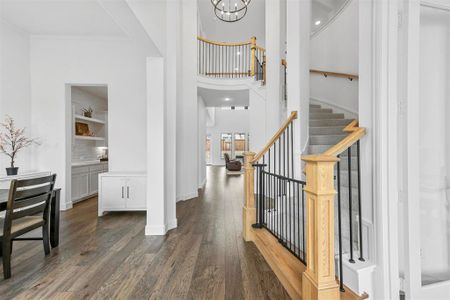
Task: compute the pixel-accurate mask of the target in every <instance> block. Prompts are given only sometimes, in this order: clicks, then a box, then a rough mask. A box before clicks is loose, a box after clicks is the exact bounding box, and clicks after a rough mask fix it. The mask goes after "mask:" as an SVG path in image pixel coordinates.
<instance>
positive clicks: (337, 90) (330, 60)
mask: <svg viewBox="0 0 450 300" xmlns="http://www.w3.org/2000/svg"><path fill="white" fill-rule="evenodd" d="M358 10H359V5H358V1H356V0H352V1H351V3H349V5H348V6H347V7H346V8H345V9H344V10H343V11H342V12H341V13H340V15H338V16H337V17H336V19H335V20H334V21H333V22H330V23H329V24H328V25H327V27H325V28H324V29H322V30H321V31H320V32H319V33H317V34H316V35H314V36H313V37H312V39H311V69H315V70H325V71H329V72H340V73H349V74H358V73H359V72H358V55H359V54H358V53H359V49H358V40H359V39H358V35H359V32H358V28H359V26H358V15H359V14H358ZM310 87H311V90H310V93H311V99H312V100H313V101H314V102H316V103H317V104H323V105H326V106H328V107H330V108H333V109H334V111H336V112H342V113H346V116H347V114H348V115H349V116H348V117H350V116H352V115H354V116H355V115H357V114H358V80H352V81H350V80H349V79H345V78H338V77H333V76H328V77H324V76H323V75H320V74H311V76H310Z"/></svg>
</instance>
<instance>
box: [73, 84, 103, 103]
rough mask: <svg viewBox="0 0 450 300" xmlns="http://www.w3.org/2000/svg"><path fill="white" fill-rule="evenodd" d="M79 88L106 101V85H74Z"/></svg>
mask: <svg viewBox="0 0 450 300" xmlns="http://www.w3.org/2000/svg"><path fill="white" fill-rule="evenodd" d="M74 88H77V89H79V90H82V91H84V92H86V93H88V94H91V95H93V96H96V97H98V98H101V99H103V100H105V101H108V88H107V87H106V86H80V85H77V86H74Z"/></svg>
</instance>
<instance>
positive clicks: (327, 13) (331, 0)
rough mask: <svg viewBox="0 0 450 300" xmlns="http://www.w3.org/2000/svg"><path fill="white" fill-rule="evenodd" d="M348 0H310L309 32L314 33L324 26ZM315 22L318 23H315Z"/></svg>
mask: <svg viewBox="0 0 450 300" xmlns="http://www.w3.org/2000/svg"><path fill="white" fill-rule="evenodd" d="M350 1H351V0H312V9H311V10H312V11H311V14H312V15H311V32H312V33H313V34H314V33H315V32H318V31H319V30H320V29H322V28H323V27H325V26H326V25H327V24H328V23H329V22H330V21H331V20H333V18H334V17H335V16H336V14H338V13H339V12H340V11H341V9H342V8H343V7H344V6H345V5H347V3H349V2H350ZM354 1H356V0H354ZM316 22H317V23H318V24H316ZM319 22H320V23H319Z"/></svg>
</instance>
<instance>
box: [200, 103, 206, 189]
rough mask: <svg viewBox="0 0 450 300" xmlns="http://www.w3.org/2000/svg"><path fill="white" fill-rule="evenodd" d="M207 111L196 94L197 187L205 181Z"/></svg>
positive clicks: (201, 185) (201, 186)
mask: <svg viewBox="0 0 450 300" xmlns="http://www.w3.org/2000/svg"><path fill="white" fill-rule="evenodd" d="M207 120H208V111H207V110H206V107H205V101H203V98H202V97H200V96H198V188H203V186H204V185H205V182H206V153H205V151H206V145H205V143H206V124H207Z"/></svg>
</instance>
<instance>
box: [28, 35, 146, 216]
mask: <svg viewBox="0 0 450 300" xmlns="http://www.w3.org/2000/svg"><path fill="white" fill-rule="evenodd" d="M145 56H146V53H144V52H143V51H140V50H139V49H138V48H137V47H136V46H135V45H133V44H132V43H131V42H129V41H126V40H89V39H81V38H80V39H66V38H61V39H58V38H53V39H52V38H45V37H43V38H37V37H36V38H32V39H31V88H32V91H33V93H32V99H31V100H32V105H31V109H32V118H31V121H32V132H33V135H35V136H38V137H40V138H41V139H42V142H43V144H42V145H41V146H40V147H38V148H37V149H36V153H35V156H34V157H35V158H36V159H34V160H33V162H34V165H35V167H36V168H37V169H44V170H45V169H51V170H52V171H53V172H56V173H57V174H58V180H57V183H58V185H59V186H61V187H63V188H64V187H66V186H65V181H66V177H65V176H66V174H65V168H64V166H65V164H66V161H67V159H68V157H67V153H66V152H65V149H66V140H65V137H66V120H67V118H69V117H70V116H69V115H68V114H69V111H70V110H68V109H67V106H68V103H67V100H66V101H64V99H65V98H66V94H65V93H66V84H68V83H72V84H106V85H107V86H108V93H109V115H108V118H109V119H108V123H109V169H110V171H113V172H117V171H121V172H145V171H146V167H145V166H146V159H147V152H146V150H147V146H146V142H147V141H146V110H145V109H144V108H145V107H146V64H145ZM66 192H70V191H68V190H67V189H66ZM62 203H63V204H62V207H63V208H64V205H65V199H64V195H63V199H62Z"/></svg>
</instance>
